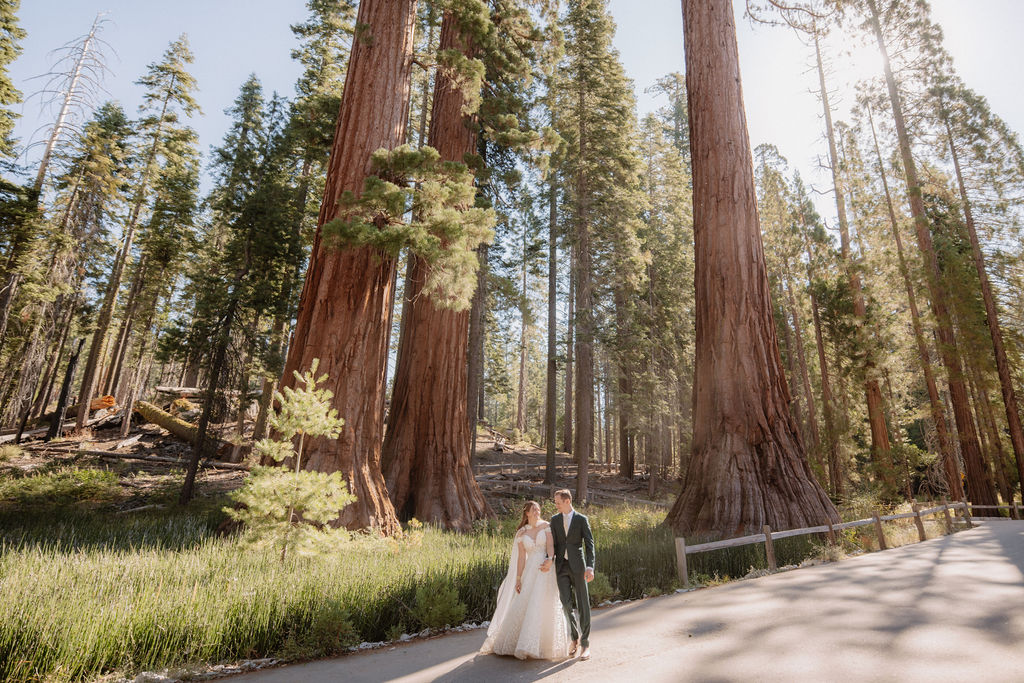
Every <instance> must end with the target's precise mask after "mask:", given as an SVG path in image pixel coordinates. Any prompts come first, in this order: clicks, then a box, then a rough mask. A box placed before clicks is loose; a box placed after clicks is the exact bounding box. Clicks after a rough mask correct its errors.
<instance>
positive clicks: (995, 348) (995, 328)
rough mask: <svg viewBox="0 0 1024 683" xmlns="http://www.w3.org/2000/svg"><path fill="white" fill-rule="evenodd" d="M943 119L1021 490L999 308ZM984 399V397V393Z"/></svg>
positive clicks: (1023, 438) (1023, 435) (1022, 467)
mask: <svg viewBox="0 0 1024 683" xmlns="http://www.w3.org/2000/svg"><path fill="white" fill-rule="evenodd" d="M944 119H945V124H946V135H947V137H948V139H949V151H950V154H951V155H952V157H953V168H954V169H955V170H956V182H957V186H958V187H959V189H960V203H961V204H963V208H964V218H965V219H966V223H967V235H968V237H969V238H970V240H971V253H972V254H973V256H974V267H975V269H976V270H977V271H978V280H979V281H980V282H981V298H982V300H983V301H984V303H985V322H987V323H988V332H989V336H990V337H992V352H993V354H994V355H995V359H996V370H997V372H998V374H999V387H1000V389H1001V390H1002V392H1003V405H1004V406H1005V408H1006V423H1007V425H1008V427H1009V432H1010V444H1011V445H1012V446H1013V456H1014V460H1015V461H1016V463H1017V476H1018V478H1019V481H1020V482H1021V491H1024V431H1022V429H1021V422H1020V412H1019V410H1018V408H1017V393H1016V391H1014V388H1013V379H1012V378H1011V377H1010V364H1009V363H1008V362H1007V360H1006V347H1005V346H1004V345H1003V331H1002V328H1001V327H1000V325H999V311H998V310H997V309H996V299H995V296H994V295H993V294H992V283H991V282H990V281H989V279H988V269H987V268H986V267H985V255H984V254H983V253H982V251H981V242H980V241H979V240H978V230H977V228H976V227H975V225H974V213H973V211H972V210H971V200H970V198H969V197H968V196H967V186H966V185H965V184H964V175H963V172H962V171H961V169H960V155H959V153H958V152H957V148H956V142H955V141H954V139H953V128H952V126H951V125H950V122H949V114H948V113H944ZM985 400H986V401H987V400H988V397H987V396H986V397H985ZM1001 448H1002V446H1001V445H1000V449H1001Z"/></svg>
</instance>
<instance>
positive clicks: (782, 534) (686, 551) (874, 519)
mask: <svg viewBox="0 0 1024 683" xmlns="http://www.w3.org/2000/svg"><path fill="white" fill-rule="evenodd" d="M972 507H973V508H976V509H979V510H980V509H990V508H1002V509H1009V510H1011V512H1016V511H1017V510H1019V507H1018V506H1017V504H1016V503H1014V504H1013V505H1012V506H1009V505H998V506H997V505H969V504H968V503H966V502H958V503H949V502H947V501H942V504H941V505H936V506H934V507H930V508H926V509H923V510H922V509H921V508H920V507H918V505H917V503H914V505H913V511H912V512H904V513H901V514H898V515H884V516H879V514H878V513H877V512H876V513H875V514H873V515H872V516H871V517H870V518H868V519H858V520H855V521H853V522H843V523H841V524H834V525H833V524H831V523H829V524H826V525H824V526H815V527H809V528H806V529H787V530H786V531H775V532H773V531H772V530H771V527H769V526H767V525H765V527H764V530H763V533H760V534H754V535H752V536H740V537H738V538H729V539H726V540H723V541H712V542H710V543H699V544H697V545H691V546H687V545H686V540H685V539H682V538H677V539H676V564H677V569H678V572H679V581H680V582H681V583H682V584H683V586H684V587H686V588H689V586H690V577H689V574H688V573H687V568H686V556H687V555H694V554H696V553H706V552H708V551H711V550H721V549H723V548H736V547H739V546H744V545H750V544H752V543H764V551H765V558H766V559H767V561H768V569H769V570H771V571H775V570H776V569H778V565H777V563H776V561H775V541H777V540H779V539H781V538H790V537H791V536H804V535H807V534H826V535H827V536H828V540H829V543H835V532H836V531H840V530H842V529H852V528H854V527H859V526H868V525H874V527H875V534H876V535H877V536H878V547H879V548H880V549H881V550H885V549H886V548H888V546H887V545H886V541H885V533H884V532H883V530H882V522H891V521H893V520H897V519H913V520H914V524H915V525H916V526H917V535H918V538H919V540H921V541H923V540H925V533H924V522H923V521H922V519H921V518H922V517H923V516H927V515H934V514H938V513H940V512H941V513H942V514H943V517H944V519H945V524H946V532H947V533H952V531H953V518H952V515H951V514H950V511H956V510H957V509H960V510H963V515H964V519H965V520H966V521H967V525H968V526H971V524H972V522H971V510H970V509H971V508H972Z"/></svg>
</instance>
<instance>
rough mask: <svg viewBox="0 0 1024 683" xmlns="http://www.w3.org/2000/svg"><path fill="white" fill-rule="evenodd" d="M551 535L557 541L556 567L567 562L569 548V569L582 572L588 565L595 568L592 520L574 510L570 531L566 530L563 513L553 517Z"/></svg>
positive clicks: (559, 567)
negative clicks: (566, 556)
mask: <svg viewBox="0 0 1024 683" xmlns="http://www.w3.org/2000/svg"><path fill="white" fill-rule="evenodd" d="M551 531H552V533H551V535H552V537H553V540H554V542H555V568H556V569H561V568H562V565H563V564H564V563H565V562H566V559H565V555H566V551H567V550H568V554H569V560H568V561H569V569H571V570H572V571H573V572H574V573H577V574H582V573H583V572H584V570H585V569H586V568H587V567H590V568H591V569H593V568H594V535H593V534H592V533H591V532H590V520H589V519H587V518H586V516H585V515H581V514H580V512H579V510H574V511H573V515H572V521H571V522H570V523H569V533H568V534H566V532H565V521H564V520H563V519H562V513H558V514H557V515H555V516H554V517H552V518H551Z"/></svg>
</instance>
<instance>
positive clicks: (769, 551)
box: [764, 524, 779, 571]
mask: <svg viewBox="0 0 1024 683" xmlns="http://www.w3.org/2000/svg"><path fill="white" fill-rule="evenodd" d="M764 553H765V555H767V557H768V569H769V570H771V571H775V570H776V569H778V568H779V567H778V564H776V562H775V543H774V542H773V541H772V528H771V527H770V526H768V525H767V524H765V525H764Z"/></svg>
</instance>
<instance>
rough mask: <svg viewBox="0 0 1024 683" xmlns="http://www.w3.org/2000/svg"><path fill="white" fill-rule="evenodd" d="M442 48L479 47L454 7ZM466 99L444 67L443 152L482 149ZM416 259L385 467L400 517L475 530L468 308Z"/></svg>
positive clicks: (439, 105) (484, 511) (439, 123)
mask: <svg viewBox="0 0 1024 683" xmlns="http://www.w3.org/2000/svg"><path fill="white" fill-rule="evenodd" d="M439 49H441V50H451V49H458V50H460V51H462V52H463V54H467V55H471V54H472V53H473V52H474V50H473V48H472V46H471V45H470V44H468V42H467V41H464V40H463V39H462V37H461V36H460V33H459V25H458V21H457V19H456V17H455V16H454V15H453V14H452V13H451V12H446V13H445V15H444V19H443V20H442V24H441V42H440V48H439ZM464 103H465V101H464V96H463V93H462V90H461V89H460V88H459V86H458V85H457V84H456V83H454V82H453V81H452V79H451V78H450V77H449V76H448V75H447V74H445V73H444V72H441V71H439V72H438V75H437V86H436V88H435V90H434V103H433V112H432V115H431V119H430V136H429V139H428V142H427V144H429V145H430V146H431V147H433V148H435V149H436V150H437V151H438V152H439V153H440V155H441V158H442V159H445V160H449V161H462V160H463V159H464V158H465V156H466V155H467V154H471V153H473V152H474V151H475V150H476V127H475V124H474V122H473V121H472V119H471V118H467V117H466V116H464V115H463V113H462V108H463V105H464ZM410 259H412V269H411V273H410V277H409V279H408V281H407V282H406V285H405V286H406V288H407V289H406V291H407V294H406V299H407V301H409V302H410V303H409V307H408V309H407V310H408V312H407V314H406V315H407V317H406V319H405V320H403V327H402V337H403V338H402V339H401V340H400V342H399V345H400V349H401V353H400V354H399V356H398V362H397V367H396V368H395V388H394V392H393V393H392V396H391V417H390V419H389V421H388V431H387V435H386V437H385V439H384V447H383V450H382V454H381V462H382V467H383V470H384V475H385V479H386V481H387V486H388V492H389V494H390V496H391V501H392V502H393V503H394V506H395V509H396V511H397V512H398V515H399V517H400V518H401V519H403V520H408V519H412V518H413V517H415V518H416V519H419V520H420V521H423V522H430V523H433V524H439V525H442V526H445V527H447V528H450V529H458V530H460V531H469V530H470V529H472V527H473V522H474V521H476V520H478V519H482V518H484V517H490V516H493V514H494V513H493V512H492V511H491V509H490V507H489V506H488V505H487V502H486V501H485V500H484V497H483V494H482V493H481V492H480V488H479V487H478V486H477V483H476V479H475V478H474V476H473V470H472V467H471V463H470V442H471V435H470V428H469V419H468V418H467V415H466V408H467V405H466V392H467V380H468V374H467V367H468V363H467V361H468V357H467V354H468V345H467V339H468V335H469V322H470V320H469V319H470V310H469V309H466V310H462V311H454V310H451V309H443V308H437V307H436V306H435V305H434V301H433V300H432V299H431V298H430V297H429V296H426V295H424V294H423V286H424V284H425V282H426V279H427V276H428V275H429V273H430V267H431V266H430V264H429V263H427V262H426V261H424V260H423V259H420V258H419V257H417V256H415V255H410Z"/></svg>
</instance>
